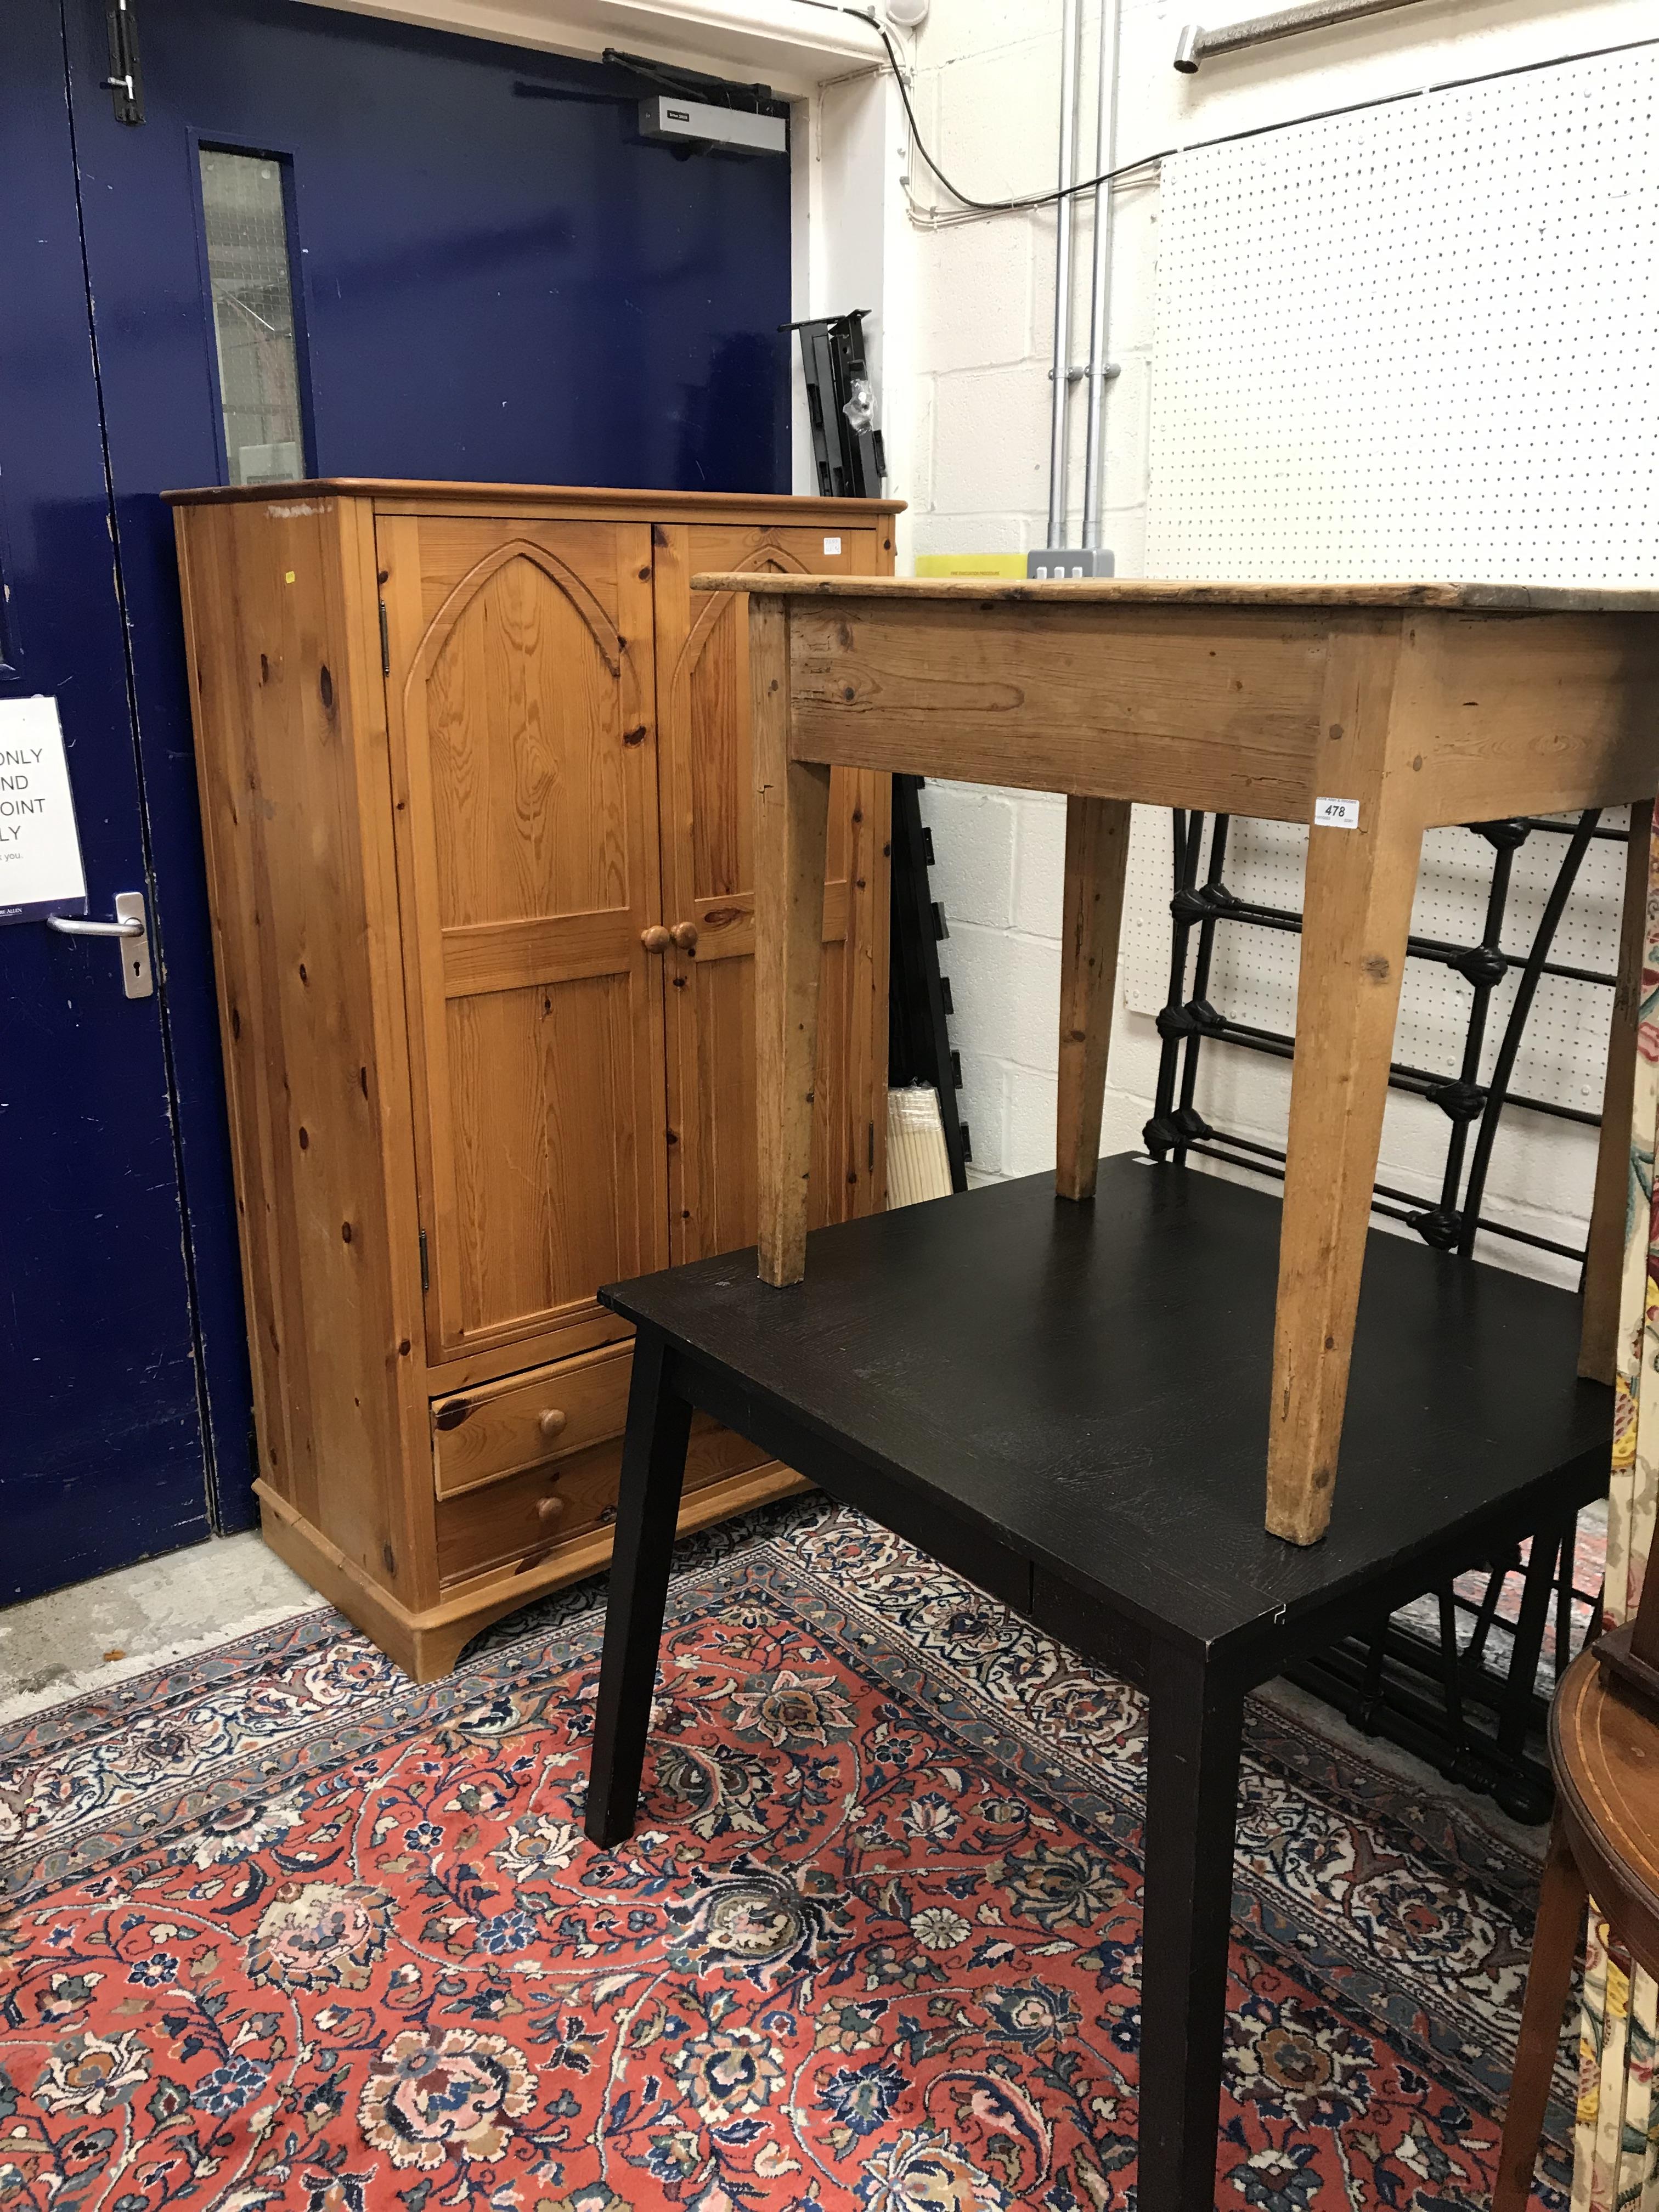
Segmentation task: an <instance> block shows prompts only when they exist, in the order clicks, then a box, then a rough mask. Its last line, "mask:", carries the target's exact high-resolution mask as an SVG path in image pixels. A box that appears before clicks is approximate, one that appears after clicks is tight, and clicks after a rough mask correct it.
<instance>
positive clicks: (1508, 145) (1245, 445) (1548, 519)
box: [1124, 51, 1659, 1213]
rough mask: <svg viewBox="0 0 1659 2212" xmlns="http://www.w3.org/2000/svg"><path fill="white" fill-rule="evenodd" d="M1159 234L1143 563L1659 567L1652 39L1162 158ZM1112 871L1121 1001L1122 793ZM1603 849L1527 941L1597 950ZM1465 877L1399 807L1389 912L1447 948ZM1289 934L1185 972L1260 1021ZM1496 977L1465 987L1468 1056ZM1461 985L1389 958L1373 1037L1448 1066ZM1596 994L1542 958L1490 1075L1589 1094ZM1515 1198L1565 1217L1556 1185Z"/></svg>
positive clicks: (1435, 1067) (1162, 903) (1521, 926)
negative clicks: (1405, 881)
mask: <svg viewBox="0 0 1659 2212" xmlns="http://www.w3.org/2000/svg"><path fill="white" fill-rule="evenodd" d="M1160 234H1161V245H1160V252H1159V266H1158V330H1157V344H1156V355H1155V363H1154V377H1153V393H1152V447H1151V493H1150V507H1149V513H1148V540H1147V557H1146V568H1147V573H1148V574H1151V575H1155V576H1179V577H1196V578H1206V577H1208V578H1231V579H1237V580H1254V579H1267V580H1275V579H1276V580H1298V579H1307V578H1317V579H1324V580H1367V579H1375V578H1434V577H1439V578H1450V579H1455V580H1482V581H1486V580H1490V581H1504V582H1510V581H1512V582H1529V583H1546V584H1550V583H1560V584H1580V585H1598V584H1601V585H1648V586H1652V585H1659V500H1656V497H1655V492H1656V483H1655V454H1656V443H1659V441H1656V432H1655V424H1656V416H1655V410H1654V404H1653V394H1654V392H1655V390H1656V389H1659V283H1656V282H1655V278H1654V273H1653V272H1654V270H1655V269H1656V267H1659V54H1656V53H1655V52H1652V51H1647V52H1642V51H1638V52H1630V53H1625V54H1618V55H1611V56H1607V57H1604V58H1598V59H1594V60H1589V61H1582V62H1573V63H1567V64H1561V65H1559V66H1556V67H1553V68H1549V69H1544V70H1534V71H1532V72H1529V73H1527V74H1525V75H1521V76H1514V77H1509V78H1504V79H1500V80H1497V81H1494V82H1489V83H1486V84H1480V85H1473V86H1467V87H1463V88H1457V89H1454V90H1449V91H1446V92H1440V93H1433V94H1426V95H1424V96H1422V97H1419V98H1414V99H1410V100H1402V101H1399V102H1395V103H1393V104H1390V105H1389V106H1380V107H1376V108H1372V109H1368V110H1363V111H1360V112H1355V113H1351V114H1347V115H1342V116H1334V117H1330V118H1326V119H1324V120H1322V121H1320V122H1316V123H1310V124H1304V125H1297V126H1295V127H1293V128H1291V129H1287V130H1283V131H1269V132H1264V133H1262V134H1261V135H1260V136H1258V137H1253V138H1249V139H1245V140H1243V141H1240V142H1239V143H1235V144H1231V145H1224V146H1218V147H1214V148H1211V149H1205V150H1202V151H1198V152H1194V153H1191V154H1186V155H1181V156H1179V157H1178V158H1177V159H1176V160H1174V161H1170V162H1168V163H1166V164H1165V166H1164V176H1163V192H1162V206H1161V214H1160ZM1618 820H1622V817H1609V821H1610V823H1611V822H1613V821H1618ZM1305 847H1306V832H1305V831H1304V830H1300V829H1295V828H1292V827H1288V826H1285V825H1280V824H1276V823H1237V824H1236V825H1235V829H1234V842H1233V846H1232V856H1231V859H1230V861H1229V865H1228V868H1227V873H1226V880H1227V882H1228V884H1229V885H1230V887H1231V888H1232V889H1233V890H1235V891H1237V893H1238V894H1239V895H1240V896H1245V897H1249V898H1252V899H1255V900H1259V901H1261V902H1264V903H1267V904H1270V905H1275V906H1281V907H1290V908H1299V907H1300V905H1301V902H1302V869H1303V857H1304V851H1305ZM1564 850H1565V840H1564V839H1562V838H1559V837H1555V836H1546V835H1542V834H1535V835H1534V836H1533V837H1532V838H1531V839H1529V840H1528V843H1527V844H1526V845H1525V846H1524V847H1522V849H1521V851H1520V852H1519V853H1518V854H1517V855H1516V866H1515V873H1514V887H1513V890H1512V893H1511V897H1510V908H1509V921H1508V923H1507V926H1506V927H1505V930H1504V949H1505V951H1508V952H1510V953H1511V954H1523V953H1524V952H1525V951H1526V949H1527V946H1528V943H1529V941H1530V939H1531V934H1532V929H1533V925H1534V922H1535V921H1536V919H1537V916H1538V913H1539V911H1540V908H1541V905H1542V902H1543V898H1544V896H1545V893H1546V891H1547V888H1548V884H1549V882H1550V880H1551V878H1552V877H1553V872H1554V869H1555V866H1557V865H1558V864H1559V859H1560V857H1561V854H1562V853H1563V852H1564ZM1131 869H1132V883H1133V893H1132V901H1131V915H1130V917H1129V928H1128V930H1127V946H1126V950H1127V963H1126V970H1125V979H1124V980H1125V985H1126V994H1127V1000H1128V1003H1129V1004H1130V1005H1131V1006H1133V1007H1136V1008H1138V1009H1139V1010H1140V1011H1142V1012H1155V1011H1156V1009H1157V1008H1158V1006H1161V1005H1162V1003H1163V1001H1164V995H1165V992H1166V990H1167V987H1168V972H1167V971H1168V961H1169V927H1170V919H1169V908H1168V899H1169V889H1170V822H1169V817H1168V816H1167V815H1152V814H1149V813H1144V812H1143V813H1140V814H1139V815H1138V817H1137V823H1136V832H1135V838H1134V842H1133V848H1132V859H1131ZM1622 870H1623V848H1622V846H1620V845H1616V844H1612V843H1607V842H1597V843H1596V844H1595V845H1593V846H1592V847H1591V848H1590V852H1589V856H1588V857H1587V859H1586V861H1585V864H1584V867H1583V872H1582V873H1581V875H1580V878H1579V884H1578V889H1577V891H1576V892H1575V894H1574V896H1573V899H1572V901H1571V905H1570V906H1569V908H1568V911H1567V915H1566V916H1565V921H1564V922H1563V925H1562V927H1561V930H1560V932H1559V935H1558V938H1557V940H1556V945H1555V948H1554V953H1553V957H1554V958H1556V959H1557V960H1559V961H1560V962H1562V963H1570V964H1572V965H1575V966H1582V967H1586V968H1589V969H1595V970H1597V971H1599V972H1610V971H1611V969H1613V964H1614V960H1615V957H1616V938H1617V924H1618V915H1619V908H1620V885H1621V880H1622ZM1490 879H1491V854H1490V851H1489V850H1488V848H1486V847H1485V846H1484V845H1483V844H1482V843H1481V842H1480V841H1479V840H1477V839H1476V838H1474V837H1473V836H1470V835H1469V833H1468V832H1467V831H1464V830H1459V829H1446V830H1436V831H1434V832H1431V835H1430V836H1429V838H1428V840H1427V841H1426V843H1425V851H1424V860H1423V871H1422V876H1421V878H1420V881H1419V889H1418V896H1417V903H1416V908H1415V910H1414V914H1413V931H1414V932H1416V933H1419V934H1420V935H1424V936H1429V937H1435V938H1439V939H1446V940H1449V941H1452V942H1455V943H1461V944H1471V943H1474V941H1475V940H1476V939H1478V938H1479V936H1480V928H1481V921H1482V915H1483V911H1484V907H1485V902H1486V888H1487V885H1488V884H1489V882H1490ZM1297 952H1298V940H1297V939H1296V938H1295V937H1293V936H1288V935H1280V934H1277V933H1271V932H1269V931H1267V930H1262V929H1257V928H1249V927H1234V926H1231V925H1229V926H1228V927H1225V928H1224V929H1223V930H1221V931H1219V932H1218V942H1217V959H1216V965H1215V968H1214V969H1213V971H1212V981H1211V986H1210V992H1209V995H1210V997H1211V998H1212V1000H1213V1002H1214V1003H1215V1004H1216V1005H1217V1006H1219V1007H1220V1008H1222V1009H1223V1011H1224V1012H1227V1013H1229V1014H1231V1015H1232V1016H1233V1017H1234V1018H1237V1019H1238V1020H1241V1021H1246V1022H1251V1023H1255V1024H1259V1025H1260V1026H1261V1027H1263V1028H1266V1029H1272V1030H1286V1031H1287V1030H1292V1029H1293V1028H1294V1026H1295V1004H1296V978H1297ZM1514 989H1515V979H1514V977H1513V975H1511V977H1510V979H1509V980H1508V981H1505V983H1504V985H1503V986H1502V987H1500V989H1499V990H1498V992H1497V993H1495V994H1494V996H1493V1000H1492V1014H1491V1018H1490V1021H1489V1024H1488V1034H1487V1042H1486V1054H1485V1062H1484V1066H1483V1069H1482V1073H1483V1075H1484V1074H1485V1073H1486V1072H1487V1071H1488V1070H1489V1069H1490V1067H1491V1064H1492V1056H1493V1054H1494V1052H1495V1050H1496V1047H1497V1040H1498V1036H1499V1035H1500V1034H1501V1031H1502V1026H1503V1022H1504V1016H1505V1014H1506V1013H1507V1011H1508V1007H1509V1005H1510V1000H1511V998H1512V996H1513V993H1514ZM1468 1005H1469V991H1468V985H1467V984H1466V983H1464V982H1463V981H1462V979H1461V978H1460V977H1459V976H1457V975H1455V974H1452V973H1450V972H1449V971H1448V970H1447V969H1443V968H1441V967H1437V966H1431V965H1430V964H1428V963H1423V962H1419V961H1413V963H1410V965H1409V967H1408V969H1407V978H1406V982H1405V986H1404V990H1403V993H1402V1004H1401V1022H1400V1030H1399V1034H1398V1036H1397V1039H1396V1042H1395V1058H1396V1059H1397V1060H1401V1061H1404V1062H1406V1063H1408V1064H1410V1065H1413V1066H1419V1067H1422V1068H1426V1069H1430V1070H1432V1071H1434V1072H1435V1073H1446V1074H1450V1073H1455V1071H1456V1068H1457V1066H1458V1062H1459V1060H1460V1057H1461V1054H1462V1040H1463V1034H1464V1025H1465V1022H1466V1020H1467V1016H1468ZM1610 1010H1611V994H1610V993H1609V992H1607V991H1606V990H1602V989H1597V988H1595V987H1590V986H1586V985H1583V984H1580V983H1575V982H1571V981H1563V980H1555V979H1551V978H1546V979H1545V981H1544V982H1543V984H1542V986H1541V988H1540V991H1539V994H1538V997H1537V1000H1536V1001H1535V1004H1534V1012H1533V1014H1532V1017H1531V1020H1530V1022H1529V1024H1528V1034H1527V1039H1526V1042H1525V1044H1524V1045H1523V1048H1522V1057H1521V1060H1520V1062H1519V1063H1518V1065H1517V1066H1516V1074H1515V1078H1514V1087H1515V1089H1516V1091H1520V1092H1522V1093H1525V1094H1528V1095H1530V1096H1533V1097H1540V1098H1544V1099H1547V1100H1549V1101H1551V1102H1553V1103H1559V1104H1563V1105H1571V1106H1576V1107H1581V1108H1584V1109H1589V1110H1590V1111H1592V1112H1594V1111H1596V1110H1598V1109H1599V1106H1600V1103H1601V1081H1602V1072H1603V1061H1604V1056H1605V1052H1606V1040H1607V1021H1608V1017H1609V1013H1610ZM1200 1103H1202V1090H1201V1089H1200ZM1526 1118H1527V1119H1528V1121H1532V1124H1533V1127H1534V1129H1536V1128H1537V1127H1538V1126H1539V1125H1538V1123H1537V1122H1536V1121H1535V1119H1534V1117H1530V1116H1528V1117H1526ZM1434 1119H1435V1120H1436V1121H1437V1120H1438V1117H1434ZM1419 1126H1420V1125H1419ZM1551 1126H1552V1127H1554V1128H1556V1129H1558V1130H1559V1128H1560V1125H1559V1123H1558V1124H1553V1125H1551ZM1385 1155H1386V1148H1385ZM1425 1164H1426V1161H1425ZM1581 1179H1582V1178H1581ZM1548 1180H1549V1178H1546V1181H1548ZM1514 1195H1516V1197H1518V1198H1522V1199H1523V1200H1525V1199H1526V1198H1527V1197H1528V1194H1526V1193H1523V1192H1522V1191H1520V1190H1518V1189H1517V1190H1516V1191H1515V1193H1514ZM1583 1195H1584V1196H1587V1193H1585V1194H1583ZM1536 1199H1537V1202H1538V1203H1540V1204H1542V1205H1546V1206H1557V1205H1565V1206H1566V1207H1567V1209H1568V1211H1570V1212H1573V1213H1577V1212H1579V1211H1580V1210H1581V1198H1580V1194H1578V1193H1577V1188H1576V1185H1575V1186H1574V1188H1572V1189H1571V1190H1570V1191H1567V1190H1564V1191H1562V1192H1560V1193H1555V1192H1547V1191H1544V1190H1540V1191H1538V1192H1537V1194H1536Z"/></svg>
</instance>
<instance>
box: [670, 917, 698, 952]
mask: <svg viewBox="0 0 1659 2212" xmlns="http://www.w3.org/2000/svg"><path fill="white" fill-rule="evenodd" d="M668 934H669V935H670V936H671V938H672V939H673V940H674V942H675V944H676V945H678V946H679V948H680V951H682V952H695V951H696V949H697V925H696V922H695V921H677V922H676V923H675V924H674V927H672V929H671V930H670V931H669V933H668Z"/></svg>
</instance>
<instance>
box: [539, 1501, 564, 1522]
mask: <svg viewBox="0 0 1659 2212" xmlns="http://www.w3.org/2000/svg"><path fill="white" fill-rule="evenodd" d="M563 1511H564V1500H563V1498H539V1499H538V1501H537V1504H536V1518H537V1519H538V1521H540V1522H550V1521H556V1520H557V1519H558V1518H559V1516H561V1514H562V1512H563Z"/></svg>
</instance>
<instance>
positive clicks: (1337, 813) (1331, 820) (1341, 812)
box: [1313, 799, 1359, 829]
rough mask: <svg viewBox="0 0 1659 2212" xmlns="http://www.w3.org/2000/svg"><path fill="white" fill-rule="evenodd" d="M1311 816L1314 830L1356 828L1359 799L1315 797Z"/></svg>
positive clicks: (1357, 825)
mask: <svg viewBox="0 0 1659 2212" xmlns="http://www.w3.org/2000/svg"><path fill="white" fill-rule="evenodd" d="M1313 818H1314V827H1315V829H1358V827H1359V801H1358V799H1315V801H1314V811H1313Z"/></svg>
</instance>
